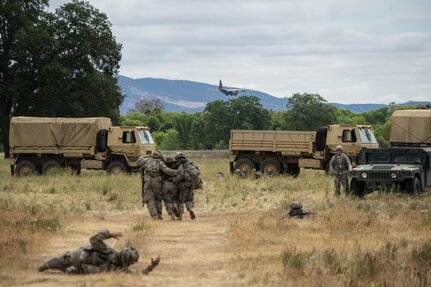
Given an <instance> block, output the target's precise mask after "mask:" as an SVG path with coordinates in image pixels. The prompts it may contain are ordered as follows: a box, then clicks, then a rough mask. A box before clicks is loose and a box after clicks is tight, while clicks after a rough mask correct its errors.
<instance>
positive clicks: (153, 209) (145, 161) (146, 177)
mask: <svg viewBox="0 0 431 287" xmlns="http://www.w3.org/2000/svg"><path fill="white" fill-rule="evenodd" d="M136 164H137V165H138V167H142V174H143V175H142V203H143V205H144V204H147V208H148V212H149V213H150V215H151V217H152V218H153V219H163V217H162V176H164V175H167V176H176V175H178V171H176V170H174V169H170V168H169V167H167V166H166V164H165V163H164V162H163V155H162V153H161V152H159V151H155V152H154V153H153V154H152V155H151V157H146V156H145V157H144V156H140V157H139V158H138V160H137V162H136Z"/></svg>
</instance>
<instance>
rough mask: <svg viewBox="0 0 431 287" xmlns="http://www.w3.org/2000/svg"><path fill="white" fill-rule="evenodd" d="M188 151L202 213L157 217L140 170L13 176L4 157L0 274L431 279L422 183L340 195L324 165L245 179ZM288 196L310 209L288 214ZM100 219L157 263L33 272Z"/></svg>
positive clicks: (220, 280)
mask: <svg viewBox="0 0 431 287" xmlns="http://www.w3.org/2000/svg"><path fill="white" fill-rule="evenodd" d="M0 156H1V157H2V158H3V156H2V155H0ZM195 163H196V164H197V165H198V166H199V167H200V168H201V171H202V173H203V181H204V184H205V187H204V190H199V191H197V193H196V214H197V219H196V220H195V221H191V220H190V219H189V218H187V217H186V219H185V220H184V221H182V222H175V221H171V220H169V219H168V218H167V216H166V215H165V219H164V220H163V221H156V222H155V221H151V220H150V218H149V216H148V215H147V210H146V209H143V208H142V207H141V204H140V177H139V176H138V175H124V176H117V177H111V176H106V175H105V174H104V173H103V172H94V171H83V173H82V174H81V176H76V175H73V174H72V173H69V172H67V171H65V172H60V173H58V174H54V175H50V176H34V177H29V178H18V177H13V178H12V177H10V175H9V163H8V161H6V160H1V161H0V180H1V182H0V286H430V285H431V193H430V192H429V191H428V192H425V193H423V194H421V195H419V196H417V197H412V196H408V195H406V194H403V193H397V192H391V191H387V192H375V193H373V194H370V195H367V196H366V197H365V198H364V199H358V198H351V197H347V196H342V197H340V198H336V197H335V196H334V194H333V190H332V189H333V184H332V179H331V178H329V177H327V176H325V175H324V173H323V172H321V171H312V170H306V171H304V170H302V171H301V175H300V176H299V177H298V178H297V179H293V178H291V177H278V178H273V179H265V178H262V179H257V180H254V179H246V180H243V179H239V178H236V177H234V176H230V175H228V160H227V159H196V160H195ZM218 171H222V172H224V173H225V174H226V178H224V179H223V178H218V177H216V173H217V172H218ZM293 200H299V201H300V202H302V203H303V205H304V208H305V209H306V210H312V211H313V212H316V214H315V215H313V216H311V217H309V218H306V219H302V220H301V219H295V218H286V217H285V216H284V215H285V213H286V210H287V207H288V205H289V203H290V202H291V201H293ZM102 229H110V230H111V231H122V232H124V233H125V237H124V238H122V239H120V240H119V241H116V240H108V243H109V244H110V245H111V246H113V247H115V248H121V247H123V246H126V245H128V244H131V245H134V246H136V247H137V248H138V249H139V250H140V254H141V256H140V260H139V262H138V263H137V264H136V266H135V265H134V266H132V269H134V270H139V269H140V268H142V267H144V266H145V265H146V264H148V262H149V259H150V257H155V256H157V255H160V256H161V259H162V261H161V263H160V265H159V266H158V267H157V269H156V270H155V271H154V272H153V273H151V274H150V275H149V276H143V275H137V274H122V273H110V274H97V275H85V276H72V275H64V274H62V273H60V272H56V271H47V272H44V273H39V272H37V267H38V266H39V265H40V264H41V263H42V262H43V260H44V259H46V258H49V257H51V256H55V255H60V254H62V253H64V252H65V251H68V250H71V249H74V248H76V247H79V246H86V245H88V244H89V242H88V238H89V237H90V236H91V235H93V234H95V233H96V232H97V231H99V230H102Z"/></svg>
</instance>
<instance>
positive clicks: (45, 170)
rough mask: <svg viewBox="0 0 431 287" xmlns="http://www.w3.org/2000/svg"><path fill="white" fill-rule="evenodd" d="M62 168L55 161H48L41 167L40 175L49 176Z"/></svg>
mask: <svg viewBox="0 0 431 287" xmlns="http://www.w3.org/2000/svg"><path fill="white" fill-rule="evenodd" d="M62 168H63V166H62V165H61V163H59V162H58V161H56V160H50V161H47V162H45V163H44V164H43V165H42V174H51V173H53V172H56V171H59V170H60V169H62Z"/></svg>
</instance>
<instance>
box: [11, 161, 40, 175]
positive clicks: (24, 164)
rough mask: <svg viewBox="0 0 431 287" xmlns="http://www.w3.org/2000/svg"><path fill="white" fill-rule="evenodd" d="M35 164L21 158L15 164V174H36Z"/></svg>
mask: <svg viewBox="0 0 431 287" xmlns="http://www.w3.org/2000/svg"><path fill="white" fill-rule="evenodd" d="M36 172H37V168H36V165H35V164H34V163H33V162H32V161H29V160H23V161H21V162H20V163H18V164H17V165H16V168H15V174H16V175H19V176H29V175H33V174H36Z"/></svg>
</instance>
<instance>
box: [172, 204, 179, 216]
mask: <svg viewBox="0 0 431 287" xmlns="http://www.w3.org/2000/svg"><path fill="white" fill-rule="evenodd" d="M173 211H174V214H175V216H176V217H180V211H179V210H178V206H177V205H176V204H175V205H174V207H173Z"/></svg>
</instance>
